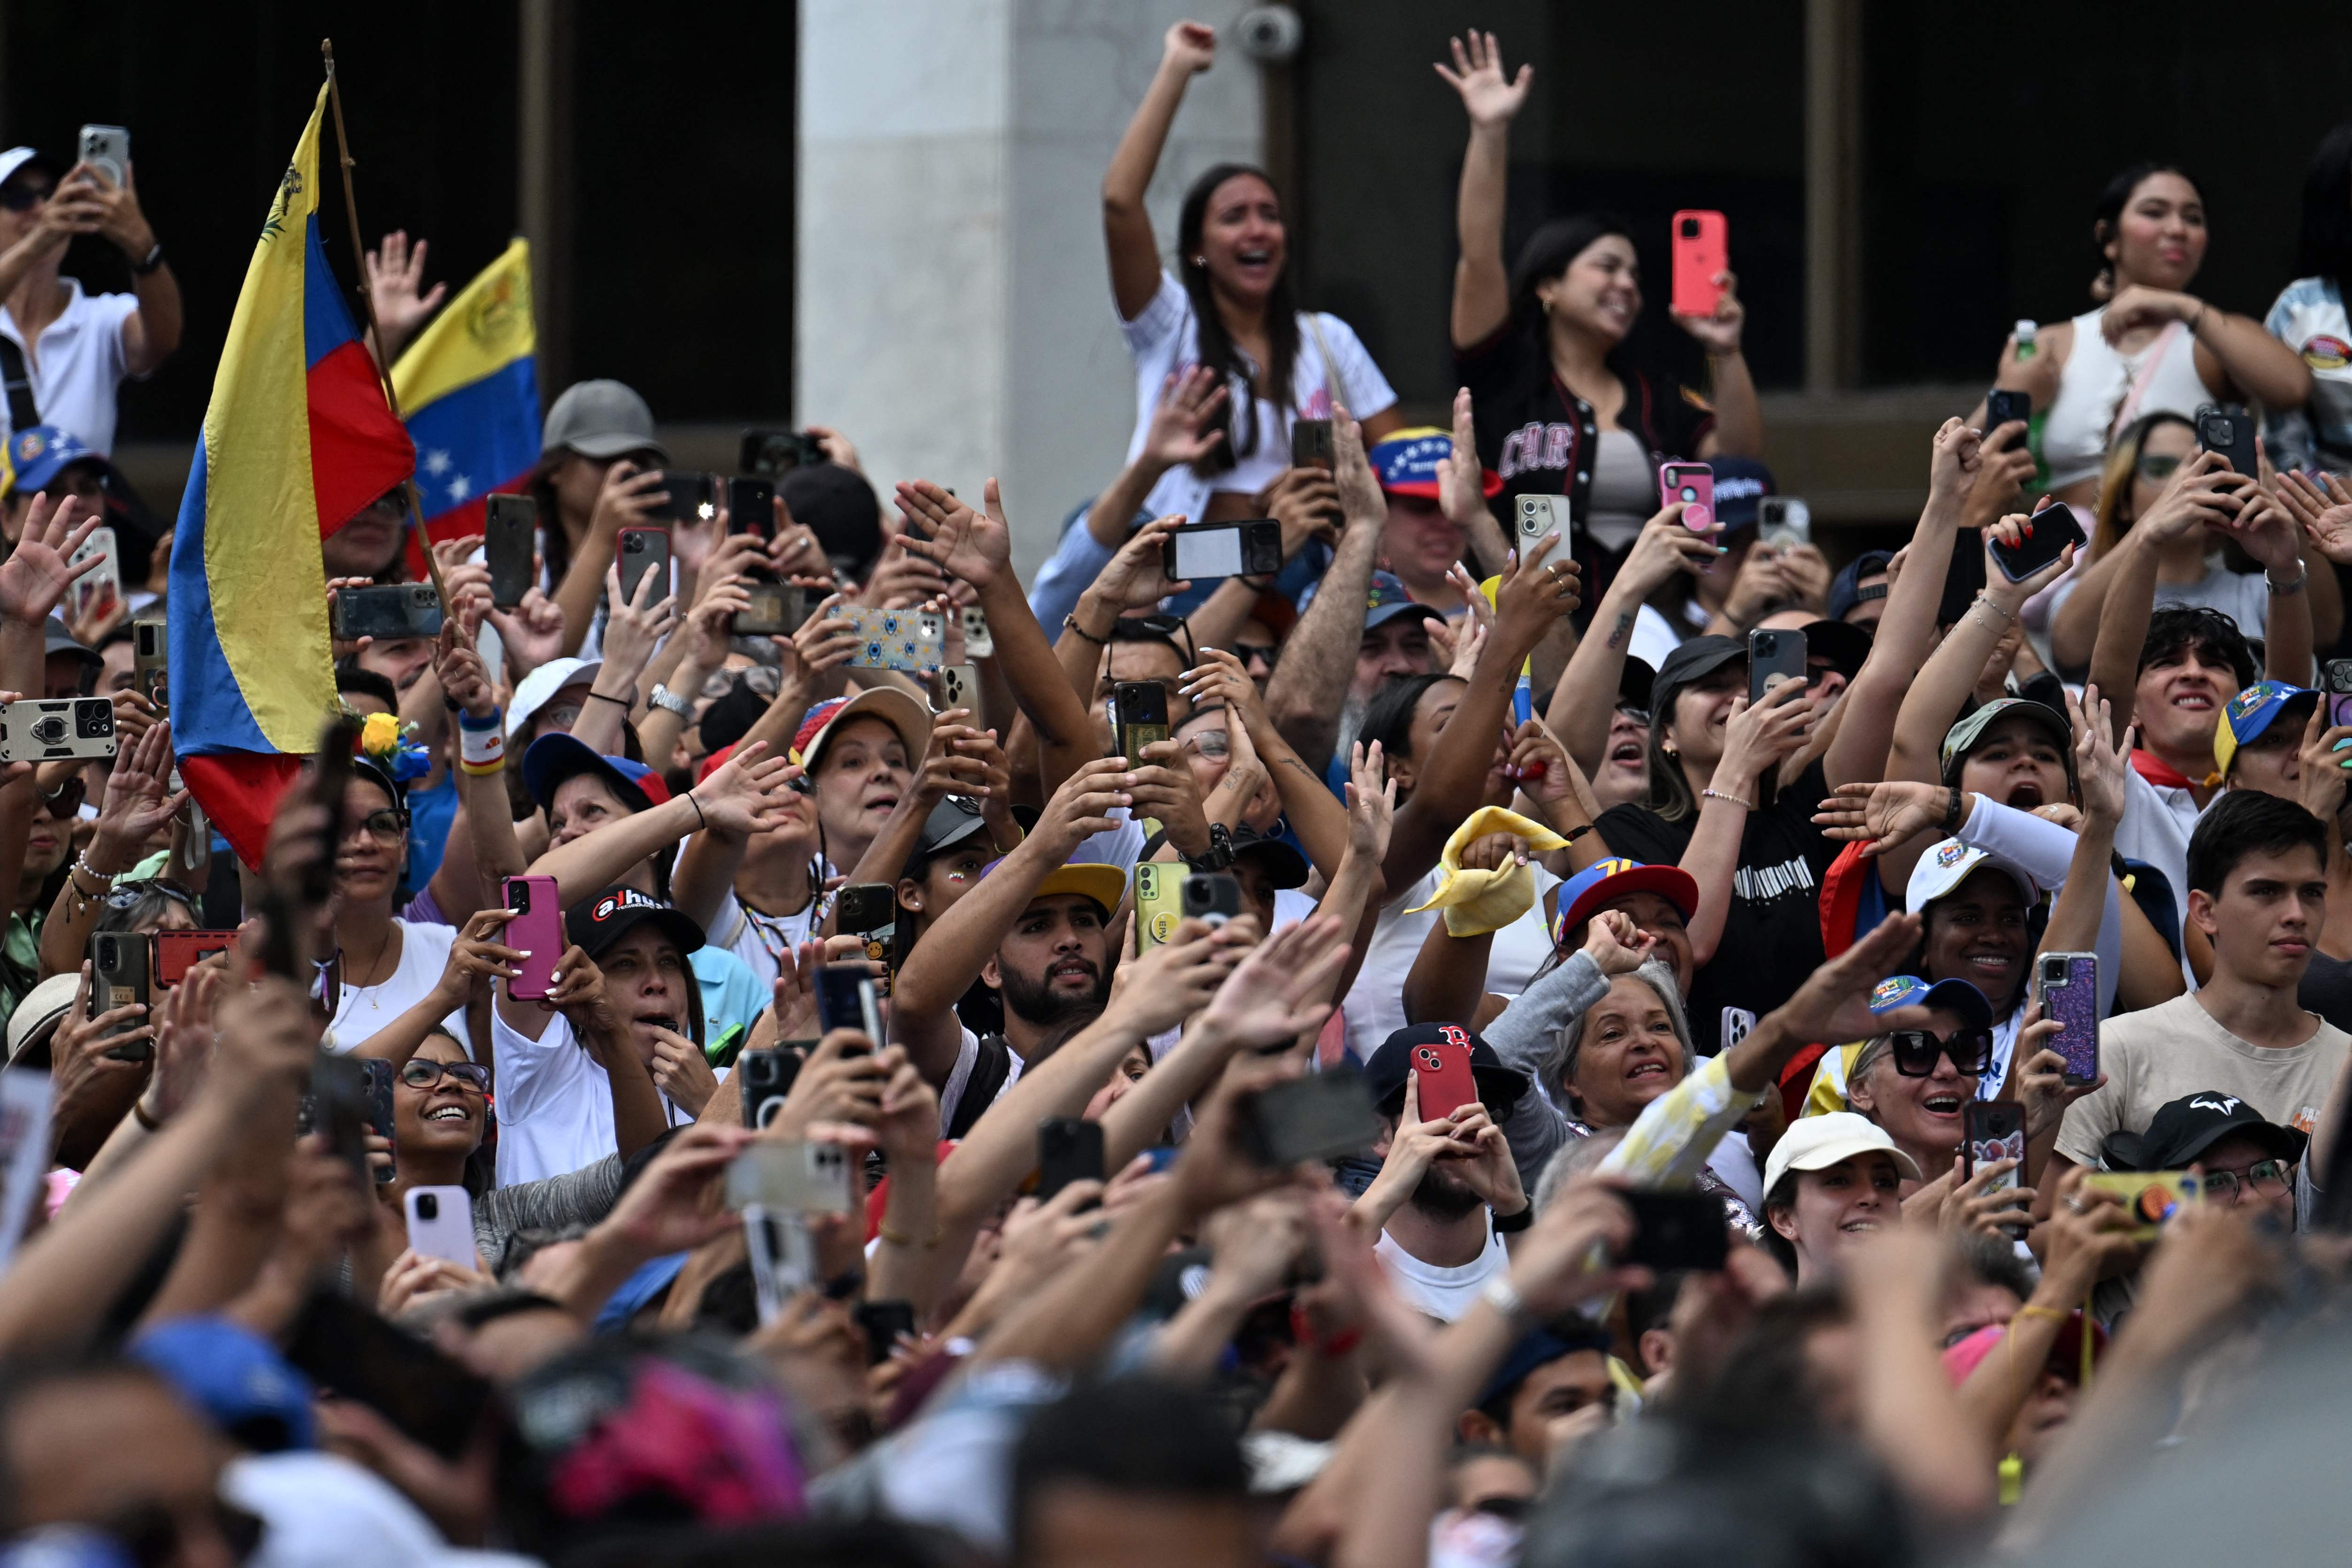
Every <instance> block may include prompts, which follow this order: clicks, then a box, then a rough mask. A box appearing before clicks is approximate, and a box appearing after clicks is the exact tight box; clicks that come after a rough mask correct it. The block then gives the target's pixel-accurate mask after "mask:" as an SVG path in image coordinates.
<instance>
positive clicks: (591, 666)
mask: <svg viewBox="0 0 2352 1568" xmlns="http://www.w3.org/2000/svg"><path fill="white" fill-rule="evenodd" d="M603 668H604V661H603V660H602V659H550V660H549V661H548V662H547V663H545V664H541V665H540V667H539V668H537V669H535V670H533V671H532V672H531V673H530V674H527V675H525V676H524V677H523V678H522V679H521V680H520V681H518V682H516V683H515V689H514V696H513V698H512V700H510V701H509V702H508V704H507V738H508V739H509V740H512V739H513V738H514V737H515V733H516V732H517V731H518V730H520V729H521V728H522V727H523V726H524V725H526V724H528V723H530V716H531V715H533V714H535V713H537V712H538V711H539V710H540V709H541V708H542V707H545V706H547V704H548V702H549V700H550V699H551V698H552V697H553V696H554V695H555V694H556V693H558V692H560V691H562V689H563V688H564V687H566V686H572V685H580V686H585V685H594V684H595V680H596V673H597V672H598V671H600V670H602V669H603Z"/></svg>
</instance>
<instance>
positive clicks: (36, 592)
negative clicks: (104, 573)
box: [0, 492, 105, 626]
mask: <svg viewBox="0 0 2352 1568" xmlns="http://www.w3.org/2000/svg"><path fill="white" fill-rule="evenodd" d="M78 511H79V502H77V501H76V500H75V499H74V498H73V497H71V496H68V497H65V498H64V499H63V500H59V501H51V500H50V499H49V497H48V496H47V493H46V492H44V493H43V494H40V495H37V496H35V497H33V504H32V506H31V507H29V508H28V509H27V510H26V513H25V527H24V531H23V532H22V533H21V534H20V535H19V536H18V538H17V540H16V549H13V550H11V551H10V552H9V554H8V559H6V560H5V561H0V615H5V616H7V617H8V618H9V619H11V620H14V621H22V622H26V623H27V624H30V625H35V626H37V625H39V624H40V623H41V622H44V621H47V619H48V618H49V616H50V614H51V613H52V612H55V611H56V609H57V607H58V605H59V604H60V603H62V602H64V600H65V596H66V590H67V589H68V588H70V587H71V586H73V582H74V580H75V579H76V578H79V577H80V576H82V575H83V574H84V573H86V572H90V571H95V570H98V561H99V558H98V557H96V556H94V555H93V556H91V557H90V558H89V559H88V560H85V561H83V562H82V563H81V564H79V566H75V565H70V564H68V562H69V561H70V560H71V559H72V556H73V553H74V551H76V550H78V549H81V547H82V543H83V541H85V540H86V539H88V538H89V536H90V533H91V531H92V530H93V529H95V528H97V527H98V525H99V524H100V523H101V522H103V521H105V517H104V515H103V514H102V513H98V512H93V513H91V514H90V515H89V517H81V518H79V520H78V521H77V519H76V514H77V512H78Z"/></svg>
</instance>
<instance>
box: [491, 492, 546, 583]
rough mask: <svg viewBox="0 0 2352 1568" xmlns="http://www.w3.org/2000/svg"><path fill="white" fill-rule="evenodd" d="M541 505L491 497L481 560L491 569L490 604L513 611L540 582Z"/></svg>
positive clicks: (522, 498)
mask: <svg viewBox="0 0 2352 1568" xmlns="http://www.w3.org/2000/svg"><path fill="white" fill-rule="evenodd" d="M538 554H539V503H538V502H537V501H535V500H533V499H532V498H531V497H529V496H492V497H490V499H489V508H488V512H487V514H486V515H485V516H484V517H483V519H482V561H483V564H484V565H486V566H488V568H489V569H490V602H491V603H492V604H495V605H497V606H498V607H499V609H501V610H512V609H513V608H514V607H515V606H516V605H518V604H520V603H521V602H522V596H523V595H524V594H526V593H529V592H530V591H531V587H532V585H533V584H534V583H535V582H536V581H537V580H538V579H539V564H538V559H537V557H538Z"/></svg>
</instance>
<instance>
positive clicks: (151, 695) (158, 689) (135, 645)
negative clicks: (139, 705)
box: [131, 619, 172, 710]
mask: <svg viewBox="0 0 2352 1568" xmlns="http://www.w3.org/2000/svg"><path fill="white" fill-rule="evenodd" d="M170 661H171V637H170V634H169V631H168V629H167V628H166V627H165V626H164V624H163V622H162V621H160V620H145V619H142V620H138V621H133V622H131V685H134V686H135V687H137V688H138V691H139V694H140V695H142V696H143V697H145V698H146V699H147V700H148V701H149V702H152V703H153V704H154V705H155V706H157V707H159V708H163V709H166V710H168V709H169V708H170V707H171V706H172V692H171V664H170Z"/></svg>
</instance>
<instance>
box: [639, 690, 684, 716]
mask: <svg viewBox="0 0 2352 1568" xmlns="http://www.w3.org/2000/svg"><path fill="white" fill-rule="evenodd" d="M646 701H647V702H649V703H651V704H653V705H654V706H656V707H657V708H663V709H666V710H667V711H668V712H670V713H674V714H676V715H677V716H678V717H680V718H692V717H693V716H694V705H693V704H692V703H690V702H688V701H687V700H686V699H685V698H684V697H682V696H680V695H677V693H676V692H674V691H672V690H670V689H669V688H668V687H667V686H666V685H662V684H661V683H660V682H659V681H656V682H655V683H654V689H653V695H650V696H648V697H647V698H646Z"/></svg>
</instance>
